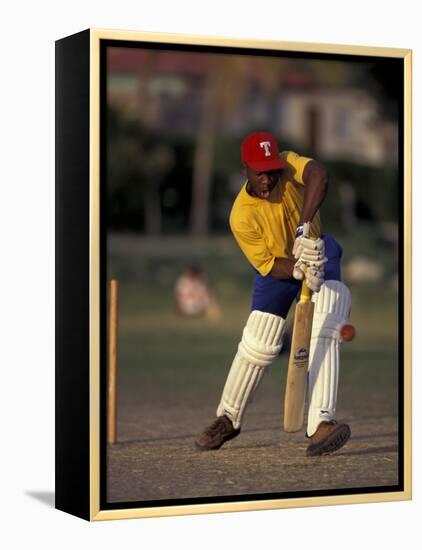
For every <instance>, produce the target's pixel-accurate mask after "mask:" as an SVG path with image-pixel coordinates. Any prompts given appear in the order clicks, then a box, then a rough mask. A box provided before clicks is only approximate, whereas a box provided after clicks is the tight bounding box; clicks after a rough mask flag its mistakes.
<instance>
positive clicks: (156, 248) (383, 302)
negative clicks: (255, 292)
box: [109, 237, 398, 413]
mask: <svg viewBox="0 0 422 550" xmlns="http://www.w3.org/2000/svg"><path fill="white" fill-rule="evenodd" d="M109 259H110V264H109V265H110V268H109V273H110V276H111V277H117V278H118V279H119V282H120V312H119V392H120V403H122V402H123V403H124V401H125V399H126V397H127V398H128V399H129V398H130V396H135V395H136V396H137V397H136V400H138V399H143V400H148V399H151V401H152V402H154V401H155V400H156V399H157V398H158V399H159V400H160V401H161V400H163V401H167V402H174V401H175V400H176V401H177V400H179V399H183V400H184V401H185V402H190V401H191V402H192V403H197V402H198V397H200V399H201V400H205V402H208V400H210V401H212V402H213V403H214V404H216V403H217V400H218V398H219V393H220V391H221V388H222V384H223V383H224V380H225V377H226V374H227V371H228V368H229V366H230V364H231V360H232V358H233V355H234V353H235V352H236V347H237V344H238V342H239V339H240V336H241V331H242V329H243V327H244V324H245V321H246V319H247V316H248V313H249V304H250V291H251V283H252V280H253V273H252V270H251V269H250V267H249V266H248V264H247V263H246V261H245V260H244V258H243V256H242V255H241V253H240V252H239V251H238V249H237V247H236V245H235V244H234V242H233V241H232V239H231V238H215V239H211V240H207V241H196V242H192V241H189V240H188V239H176V238H172V239H167V240H155V241H152V240H143V239H136V238H134V237H115V238H112V239H110V248H109ZM192 263H197V264H200V265H201V267H202V268H204V269H205V270H206V272H207V273H208V276H209V279H210V282H211V284H212V287H213V289H214V291H215V294H216V297H217V299H218V301H219V303H220V306H221V308H222V311H223V316H222V319H221V321H219V322H218V323H217V324H213V323H211V322H209V321H207V320H206V319H204V318H185V317H182V316H180V315H179V314H178V313H177V311H176V307H175V301H174V297H173V286H174V281H175V279H176V277H177V275H178V274H179V273H180V272H181V271H183V269H184V268H186V266H188V265H190V264H192ZM351 290H352V315H351V321H352V323H353V324H354V325H355V327H356V330H357V337H356V339H355V340H354V341H353V342H351V343H349V344H345V345H343V346H342V363H341V385H340V390H339V402H340V403H344V405H345V406H346V407H347V408H349V407H352V406H357V405H358V404H360V405H361V406H362V405H363V404H365V406H370V407H371V408H372V407H374V406H378V405H377V403H378V402H380V403H379V406H380V407H381V410H380V413H383V412H384V410H385V408H386V407H387V408H389V409H391V411H394V410H395V407H396V387H397V374H398V373H397V366H398V363H397V361H398V359H397V294H396V292H395V291H394V290H393V289H391V288H389V286H388V285H376V286H375V285H367V286H360V287H354V288H351ZM292 309H293V308H292ZM292 313H293V312H292V311H291V312H290V316H291V315H292ZM286 366H287V354H283V355H281V357H280V359H279V360H278V361H277V366H276V367H275V368H274V369H273V371H276V373H275V374H274V372H272V373H271V374H270V377H271V378H274V384H273V385H274V389H273V390H270V391H274V392H276V393H278V392H280V391H281V381H282V380H284V377H285V370H286ZM279 369H281V378H280V371H279ZM125 396H126V397H125ZM381 402H382V406H381ZM391 411H390V412H391Z"/></svg>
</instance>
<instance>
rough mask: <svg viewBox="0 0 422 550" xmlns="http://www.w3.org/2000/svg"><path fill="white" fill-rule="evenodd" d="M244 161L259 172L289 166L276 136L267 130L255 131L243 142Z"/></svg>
mask: <svg viewBox="0 0 422 550" xmlns="http://www.w3.org/2000/svg"><path fill="white" fill-rule="evenodd" d="M242 161H243V162H245V163H246V164H247V165H248V166H250V167H251V168H253V170H256V171H257V172H266V171H268V170H280V169H281V168H284V167H285V166H287V162H285V161H284V160H283V159H282V158H280V154H279V151H278V145H277V141H276V139H275V137H274V136H272V135H271V134H267V133H266V132H254V133H253V134H250V135H249V136H248V137H246V138H245V139H244V141H243V143H242Z"/></svg>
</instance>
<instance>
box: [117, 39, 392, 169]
mask: <svg viewBox="0 0 422 550" xmlns="http://www.w3.org/2000/svg"><path fill="white" fill-rule="evenodd" d="M212 57H213V56H212V55H209V54H200V53H190V52H170V53H168V52H167V53H166V52H159V51H148V50H140V49H121V48H116V49H113V50H111V51H110V55H109V60H108V70H109V79H108V90H107V92H108V101H109V103H110V104H111V105H114V106H116V107H117V108H119V109H121V110H123V111H124V112H125V113H126V114H127V115H129V116H131V117H134V118H139V119H140V120H142V122H143V123H144V124H147V125H150V126H152V127H153V128H154V129H155V130H157V131H158V132H160V131H161V132H164V133H165V134H166V135H175V136H177V135H181V136H189V135H193V134H195V132H196V130H197V126H198V119H199V117H200V112H201V108H202V107H203V95H204V81H205V78H206V76H207V74H208V73H207V71H208V70H209V67H210V64H211V63H212V60H211V58H212ZM245 63H247V64H248V65H247V70H246V72H245V73H244V78H245V80H244V81H242V82H241V81H239V88H240V87H242V92H241V93H239V90H236V91H233V93H235V94H237V95H236V98H237V103H236V105H237V107H236V108H235V109H233V110H232V111H231V112H230V116H224V117H222V120H221V123H220V124H221V126H222V128H221V129H222V131H224V132H226V133H227V134H231V135H234V136H238V137H239V139H241V138H242V137H243V135H244V133H245V132H246V131H249V130H250V128H265V129H267V130H269V131H272V132H274V133H275V134H276V135H277V136H278V137H280V138H281V139H283V140H284V141H286V142H288V143H292V144H293V145H294V146H297V147H298V148H300V149H304V148H305V149H306V150H309V151H312V154H314V155H318V156H320V157H321V158H325V159H332V160H334V159H345V158H347V159H348V160H351V161H353V162H357V163H362V164H370V165H371V164H372V165H380V164H383V163H395V162H397V154H398V130H397V124H396V123H395V122H393V121H390V120H387V119H382V118H381V116H380V114H379V105H378V104H377V101H376V99H375V97H374V96H373V95H372V94H370V93H369V92H367V91H366V90H365V89H363V88H357V87H355V86H350V85H347V83H346V81H345V83H344V84H342V83H341V82H337V83H336V84H335V85H333V83H332V82H328V81H327V83H325V84H324V81H323V79H321V77H320V76H319V75H318V77H317V76H315V71H314V73H313V72H312V71H311V70H310V69H309V68H308V69H306V67H307V65H306V63H302V64H301V65H298V66H296V65H292V66H291V67H290V69H288V70H286V69H285V68H284V69H283V70H284V73H283V71H282V70H280V74H281V73H283V78H280V86H279V89H280V92H279V93H271V94H267V95H266V94H265V93H264V92H263V87H262V78H263V77H262V74H260V73H259V70H257V64H258V63H259V58H253V57H250V58H246V57H245ZM292 67H293V68H292ZM260 79H261V81H260ZM260 83H261V85H260ZM264 87H265V86H264Z"/></svg>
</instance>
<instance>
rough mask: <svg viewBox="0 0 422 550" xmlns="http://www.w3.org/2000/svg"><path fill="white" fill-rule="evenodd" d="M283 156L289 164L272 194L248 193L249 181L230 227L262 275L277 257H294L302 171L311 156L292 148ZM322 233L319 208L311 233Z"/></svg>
mask: <svg viewBox="0 0 422 550" xmlns="http://www.w3.org/2000/svg"><path fill="white" fill-rule="evenodd" d="M280 156H281V157H282V158H283V159H284V160H285V161H286V162H287V167H286V168H285V169H284V170H283V172H282V174H281V177H280V180H279V182H278V183H277V185H276V186H275V187H274V189H273V190H272V191H271V194H270V196H269V198H268V199H260V198H258V197H252V196H251V195H249V193H248V192H247V191H246V184H247V183H248V182H247V181H246V182H245V183H244V185H243V187H242V189H241V190H240V192H239V194H238V195H237V197H236V199H235V201H234V204H233V207H232V210H231V213H230V228H231V230H232V232H233V235H234V237H235V239H236V241H237V243H238V245H239V246H240V248H241V249H242V252H243V253H244V254H245V256H246V258H247V259H248V261H249V262H250V263H251V264H252V266H253V267H254V268H255V269H256V270H257V271H258V272H259V273H260V274H261V275H263V276H265V275H268V274H269V272H270V271H271V269H272V268H273V265H274V261H275V259H276V258H288V259H290V260H294V257H293V254H292V250H293V244H294V241H295V233H296V228H297V226H298V224H299V220H300V216H301V212H302V207H303V199H304V190H305V187H304V182H303V172H304V170H305V166H306V165H307V163H308V162H309V161H310V160H311V159H310V158H307V157H301V156H299V155H298V154H296V153H294V152H292V151H284V152H283V153H281V155H280ZM320 234H321V221H320V214H319V211H318V212H317V213H316V215H315V216H314V219H313V221H312V229H311V235H312V236H315V237H319V236H320Z"/></svg>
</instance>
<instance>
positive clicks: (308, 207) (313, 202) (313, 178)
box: [299, 160, 328, 224]
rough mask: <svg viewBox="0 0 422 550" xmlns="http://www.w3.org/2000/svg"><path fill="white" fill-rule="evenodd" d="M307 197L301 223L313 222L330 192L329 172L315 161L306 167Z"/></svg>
mask: <svg viewBox="0 0 422 550" xmlns="http://www.w3.org/2000/svg"><path fill="white" fill-rule="evenodd" d="M303 181H304V184H305V196H304V200H303V208H302V213H301V216H300V222H299V223H301V224H302V223H304V222H311V221H312V220H313V218H314V216H315V214H316V213H317V212H318V210H319V207H320V206H321V204H322V202H323V200H324V198H325V195H326V194H327V190H328V172H327V170H326V168H325V167H324V166H323V165H322V164H320V163H319V162H317V161H315V160H311V162H308V164H307V165H306V166H305V171H304V173H303Z"/></svg>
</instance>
